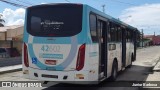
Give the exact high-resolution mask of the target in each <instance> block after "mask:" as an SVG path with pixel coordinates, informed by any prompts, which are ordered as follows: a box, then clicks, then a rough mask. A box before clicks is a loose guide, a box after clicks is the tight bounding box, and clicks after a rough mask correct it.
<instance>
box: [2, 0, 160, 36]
mask: <svg viewBox="0 0 160 90" xmlns="http://www.w3.org/2000/svg"><path fill="white" fill-rule="evenodd" d="M8 1H13V2H16V3H17V2H18V1H19V2H18V3H21V4H23V5H26V6H31V5H37V4H46V3H83V4H88V5H90V6H92V7H94V8H96V9H98V10H100V11H102V5H105V13H106V14H108V15H110V16H112V17H114V18H119V19H120V20H121V21H123V22H125V23H127V24H129V25H131V26H134V27H136V28H138V29H139V30H140V31H141V30H142V29H143V31H144V34H147V35H151V34H152V35H153V34H154V32H155V33H156V35H160V0H8ZM0 13H1V14H3V19H4V20H5V21H6V22H5V25H6V26H10V25H20V24H23V23H24V16H25V9H23V8H19V7H15V6H12V5H9V4H6V3H3V2H0Z"/></svg>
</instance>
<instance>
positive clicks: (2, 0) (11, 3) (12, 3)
mask: <svg viewBox="0 0 160 90" xmlns="http://www.w3.org/2000/svg"><path fill="white" fill-rule="evenodd" d="M0 1H1V2H4V3H7V4H10V5H12V6H15V7H21V8H27V7H28V6H25V5H22V4H18V3H14V2H11V1H6V0H0Z"/></svg>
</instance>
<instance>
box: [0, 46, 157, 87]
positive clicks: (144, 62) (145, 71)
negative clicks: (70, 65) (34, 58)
mask: <svg viewBox="0 0 160 90" xmlns="http://www.w3.org/2000/svg"><path fill="white" fill-rule="evenodd" d="M159 55H160V47H159V46H155V47H148V48H143V49H139V50H137V60H136V61H135V62H134V63H133V66H132V67H131V68H128V69H126V70H125V71H123V72H121V73H120V75H119V76H118V78H117V81H146V80H148V78H150V75H151V74H153V71H152V69H153V66H154V64H155V63H156V60H157V58H158V57H159ZM0 80H2V81H4V80H6V81H10V80H12V81H14V80H16V81H17V80H18V81H26V80H27V79H24V78H23V77H22V72H21V71H19V72H14V73H8V74H3V75H0ZM113 84H114V83H108V82H107V81H106V82H103V83H101V84H100V85H94V86H92V87H85V86H82V85H68V84H55V85H52V86H51V87H48V88H44V87H43V88H30V89H34V90H39V89H43V90H66V89H67V90H75V89H76V90H77V89H79V90H80V89H81V90H82V89H88V90H89V89H92V90H106V89H108V90H128V89H129V90H139V89H140V88H137V87H106V86H108V85H113ZM75 87H76V88H75ZM77 87H78V88H77ZM0 89H2V88H0ZM3 89H5V90H9V89H10V88H3ZM12 89H16V90H17V88H12ZM18 89H19V90H21V89H22V88H18ZM23 89H26V90H27V89H28V88H23Z"/></svg>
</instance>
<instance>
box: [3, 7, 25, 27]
mask: <svg viewBox="0 0 160 90" xmlns="http://www.w3.org/2000/svg"><path fill="white" fill-rule="evenodd" d="M2 14H3V19H4V20H5V25H6V26H9V25H21V24H24V17H25V9H23V8H19V9H16V10H12V9H10V8H5V9H4V11H3V12H2Z"/></svg>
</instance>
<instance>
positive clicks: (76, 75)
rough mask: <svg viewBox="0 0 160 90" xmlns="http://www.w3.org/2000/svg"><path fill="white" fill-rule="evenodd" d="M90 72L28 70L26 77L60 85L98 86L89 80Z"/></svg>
mask: <svg viewBox="0 0 160 90" xmlns="http://www.w3.org/2000/svg"><path fill="white" fill-rule="evenodd" d="M88 72H89V71H49V70H39V69H34V68H28V74H24V77H25V78H28V79H34V80H41V81H54V82H60V83H73V84H91V83H95V84H97V82H96V81H89V80H88Z"/></svg>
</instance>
